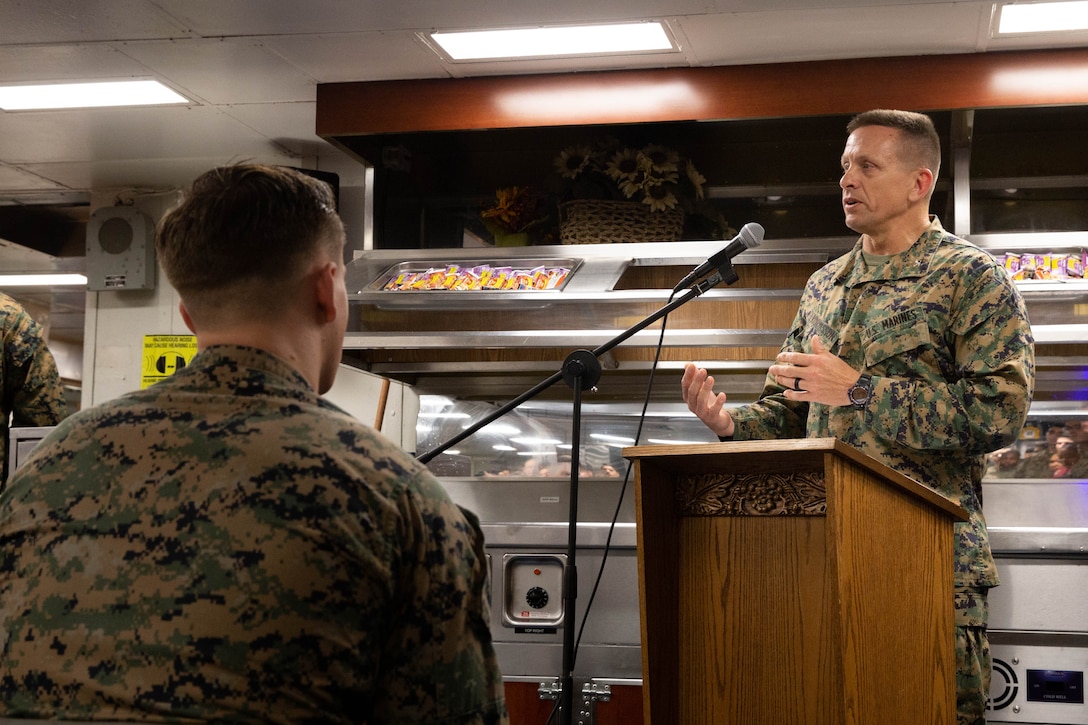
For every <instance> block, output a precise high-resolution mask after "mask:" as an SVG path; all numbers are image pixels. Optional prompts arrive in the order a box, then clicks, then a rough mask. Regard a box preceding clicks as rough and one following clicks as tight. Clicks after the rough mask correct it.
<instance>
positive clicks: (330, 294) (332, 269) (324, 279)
mask: <svg viewBox="0 0 1088 725" xmlns="http://www.w3.org/2000/svg"><path fill="white" fill-rule="evenodd" d="M336 272H337V268H336V264H335V263H334V262H326V263H325V264H323V265H321V266H320V267H319V268H318V269H317V270H316V271H315V272H314V276H313V289H314V299H315V301H316V303H317V312H318V320H319V321H320V322H322V323H328V322H332V321H333V320H335V319H336V315H337V314H338V312H337V309H336Z"/></svg>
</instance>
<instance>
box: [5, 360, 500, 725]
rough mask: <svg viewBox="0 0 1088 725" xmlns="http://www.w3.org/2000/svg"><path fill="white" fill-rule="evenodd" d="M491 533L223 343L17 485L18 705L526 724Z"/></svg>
mask: <svg viewBox="0 0 1088 725" xmlns="http://www.w3.org/2000/svg"><path fill="white" fill-rule="evenodd" d="M483 546H484V542H483V537H482V534H481V532H480V528H479V524H478V521H477V520H476V518H475V517H474V516H473V515H472V514H470V513H468V512H466V511H463V510H461V509H460V508H458V507H457V506H456V505H454V504H453V503H452V502H451V501H450V499H449V497H448V496H447V495H446V493H445V492H444V490H443V489H442V488H441V487H440V485H439V484H438V482H437V481H436V480H435V479H434V478H433V477H431V476H430V474H429V473H428V472H427V471H426V470H425V469H424V468H423V467H422V466H421V465H420V464H418V463H417V462H416V461H415V460H413V459H412V458H411V457H409V456H407V455H406V454H405V453H403V452H402V451H400V450H399V449H398V448H396V447H395V446H394V445H392V444H391V443H390V442H389V441H387V440H386V439H384V438H382V437H381V435H380V434H378V433H376V432H375V431H374V430H372V429H370V428H368V427H367V426H365V425H363V424H361V423H359V422H358V421H356V420H355V419H353V418H351V417H350V416H348V415H347V414H345V413H344V412H342V411H340V410H339V409H338V408H336V407H335V406H333V405H332V404H330V403H328V402H327V401H325V400H323V399H321V398H319V397H318V396H317V395H316V394H315V393H314V392H313V390H312V389H311V388H310V387H309V386H308V385H307V384H306V381H305V380H304V379H303V378H302V376H301V375H300V374H298V373H297V372H296V371H295V370H294V369H293V368H291V367H290V366H288V365H287V364H285V363H284V362H282V361H280V360H278V359H276V358H274V357H273V356H271V355H269V354H267V353H264V352H261V351H259V350H254V349H250V348H242V347H233V346H216V347H212V348H209V349H208V350H205V351H203V352H201V353H200V354H198V355H197V356H196V357H195V358H194V359H193V361H192V363H191V364H190V365H189V366H188V367H186V368H184V369H183V370H181V371H179V372H178V373H176V374H175V375H174V376H173V377H171V378H168V379H167V380H165V381H163V382H160V383H158V384H156V385H154V386H152V387H150V388H148V389H146V390H143V391H139V392H135V393H130V394H128V395H125V396H122V397H120V398H118V399H116V400H114V401H110V402H108V403H105V404H103V405H100V406H96V407H94V408H92V409H89V410H85V411H82V412H80V413H77V414H75V415H74V416H72V417H69V418H68V419H66V420H65V421H64V422H63V423H62V424H61V425H60V426H59V427H58V428H57V430H56V431H54V433H52V434H51V435H50V436H49V437H48V438H47V439H46V440H45V441H43V442H42V444H41V445H40V446H39V447H38V448H37V449H36V450H35V452H34V454H33V455H32V456H31V458H30V459H29V460H28V461H27V463H26V464H25V465H24V466H23V467H22V468H20V469H19V470H18V471H17V473H16V475H15V476H13V478H12V481H11V482H10V484H9V486H8V489H7V490H6V491H5V492H4V493H3V495H0V617H2V620H3V621H2V626H0V637H2V638H4V640H3V647H2V649H0V715H6V716H20V717H35V718H61V719H101V720H130V719H131V720H143V721H152V722H160V721H162V722H212V721H220V722H222V721H230V722H240V723H246V722H248V723H258V722H259V723H316V722H322V723H361V722H364V721H365V722H367V723H369V725H378V724H379V723H505V722H506V712H505V705H504V699H503V689H502V679H501V676H500V673H499V670H498V667H497V664H496V659H495V653H494V650H493V647H492V643H491V638H490V633H489V621H490V604H489V590H490V581H489V577H488V569H487V558H486V555H485V553H484V548H483Z"/></svg>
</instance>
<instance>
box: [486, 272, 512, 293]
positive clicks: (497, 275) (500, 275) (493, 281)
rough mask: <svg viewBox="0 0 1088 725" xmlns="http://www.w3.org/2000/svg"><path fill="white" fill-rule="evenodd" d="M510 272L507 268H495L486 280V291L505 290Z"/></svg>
mask: <svg viewBox="0 0 1088 725" xmlns="http://www.w3.org/2000/svg"><path fill="white" fill-rule="evenodd" d="M511 272H512V270H511V269H510V268H509V267H495V268H494V269H492V270H491V276H490V277H489V278H488V280H487V285H486V287H487V289H505V288H506V282H507V280H508V279H509V278H510V274H511Z"/></svg>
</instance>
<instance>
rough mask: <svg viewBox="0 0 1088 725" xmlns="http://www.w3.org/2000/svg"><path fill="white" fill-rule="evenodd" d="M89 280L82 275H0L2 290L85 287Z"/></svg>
mask: <svg viewBox="0 0 1088 725" xmlns="http://www.w3.org/2000/svg"><path fill="white" fill-rule="evenodd" d="M84 284H87V278H86V277H85V276H84V275H82V274H53V273H49V274H44V273H43V274H37V273H30V274H0V288H4V287H60V286H62V285H84Z"/></svg>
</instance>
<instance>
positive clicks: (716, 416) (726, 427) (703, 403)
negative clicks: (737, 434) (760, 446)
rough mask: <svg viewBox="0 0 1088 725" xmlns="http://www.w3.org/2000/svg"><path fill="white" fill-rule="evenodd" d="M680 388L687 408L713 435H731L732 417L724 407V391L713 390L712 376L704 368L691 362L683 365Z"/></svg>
mask: <svg viewBox="0 0 1088 725" xmlns="http://www.w3.org/2000/svg"><path fill="white" fill-rule="evenodd" d="M680 389H681V391H682V392H683V396H684V402H685V403H687V404H688V410H690V411H691V412H692V413H695V416H696V417H697V418H698V419H699V420H701V421H703V423H705V424H706V427H707V428H710V430H711V431H712V432H713V433H714V434H715V435H717V436H718V437H719V438H728V437H729V436H731V435H733V430H734V425H733V418H732V417H731V416H730V415H729V411H727V410H726V409H725V393H715V392H714V378H712V377H710V375H709V374H707V371H706V370H703V369H702V368H697V367H695V365H693V364H692V363H688V364H687V365H685V366H684V377H683V379H682V380H681V381H680Z"/></svg>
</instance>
